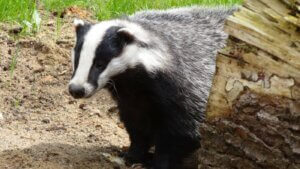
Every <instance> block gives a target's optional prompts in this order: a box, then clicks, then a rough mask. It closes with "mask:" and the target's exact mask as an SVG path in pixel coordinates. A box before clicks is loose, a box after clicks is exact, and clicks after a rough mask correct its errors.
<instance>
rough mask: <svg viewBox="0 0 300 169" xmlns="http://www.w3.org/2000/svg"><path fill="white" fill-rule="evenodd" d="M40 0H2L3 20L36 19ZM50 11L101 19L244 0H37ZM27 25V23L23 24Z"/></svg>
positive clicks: (0, 19)
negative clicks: (74, 9) (79, 11)
mask: <svg viewBox="0 0 300 169" xmlns="http://www.w3.org/2000/svg"><path fill="white" fill-rule="evenodd" d="M35 1H36V0H0V22H1V21H9V22H17V23H20V24H22V23H23V22H24V20H26V21H28V22H32V15H33V12H34V10H35V8H36V5H35ZM37 1H39V3H40V4H42V5H43V6H44V7H45V8H46V10H48V11H52V12H53V11H55V12H58V13H60V12H62V11H63V10H64V9H65V8H67V7H70V6H78V7H82V8H85V9H88V10H90V11H91V12H92V13H94V16H95V17H96V18H97V19H99V20H104V19H110V18H115V17H118V16H121V15H126V14H132V13H134V12H135V11H138V10H143V9H166V8H171V7H179V6H189V5H233V4H236V3H239V2H241V1H242V0H37ZM23 25H24V24H23Z"/></svg>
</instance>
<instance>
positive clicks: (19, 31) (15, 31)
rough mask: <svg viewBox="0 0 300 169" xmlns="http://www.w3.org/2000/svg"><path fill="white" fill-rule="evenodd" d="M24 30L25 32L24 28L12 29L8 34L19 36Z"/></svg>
mask: <svg viewBox="0 0 300 169" xmlns="http://www.w3.org/2000/svg"><path fill="white" fill-rule="evenodd" d="M22 30H23V27H20V26H19V27H15V28H12V29H10V30H9V31H8V32H9V33H13V34H19V33H21V32H22Z"/></svg>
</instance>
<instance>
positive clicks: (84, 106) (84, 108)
mask: <svg viewBox="0 0 300 169" xmlns="http://www.w3.org/2000/svg"><path fill="white" fill-rule="evenodd" d="M79 108H80V109H81V110H87V106H86V104H80V105H79Z"/></svg>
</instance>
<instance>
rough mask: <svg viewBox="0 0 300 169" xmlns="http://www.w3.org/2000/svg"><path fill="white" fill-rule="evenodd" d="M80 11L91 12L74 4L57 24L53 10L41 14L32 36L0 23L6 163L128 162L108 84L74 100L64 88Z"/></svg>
mask: <svg viewBox="0 0 300 169" xmlns="http://www.w3.org/2000/svg"><path fill="white" fill-rule="evenodd" d="M74 11H75V12H74ZM42 13H43V12H42ZM44 13H46V12H44ZM76 15H77V17H86V18H85V19H90V17H89V16H90V15H88V12H86V11H81V10H80V9H75V10H74V9H72V10H69V11H67V12H66V13H65V14H64V16H63V18H62V20H61V21H62V27H61V31H57V25H56V18H55V16H53V15H52V14H51V13H50V14H49V13H47V15H46V14H43V15H42V18H43V22H42V26H41V30H40V31H38V32H37V34H36V35H34V36H25V37H20V36H15V35H13V34H11V33H16V32H15V31H11V28H12V27H11V26H10V25H9V24H5V23H1V24H0V168H1V169H2V168H9V169H14V168H43V169H45V168H49V169H52V168H53V169H60V168H98V169H99V168H104V169H106V168H107V169H109V168H126V167H125V165H124V162H123V160H122V158H119V157H118V155H119V153H120V152H121V151H123V150H124V149H126V147H128V144H129V140H128V135H127V133H126V131H125V130H124V127H123V125H122V123H120V122H119V119H118V110H117V107H116V105H115V103H114V102H113V101H112V99H111V98H110V96H109V94H108V92H107V91H100V92H99V93H98V94H96V95H95V96H93V97H92V98H90V99H87V100H75V99H73V98H72V97H71V96H70V95H69V94H68V91H67V84H68V81H69V79H70V77H71V62H70V51H71V48H72V47H73V44H74V35H75V33H74V28H73V25H72V21H73V18H74V17H76ZM78 15H79V16H78ZM14 58H15V61H16V62H15V63H16V65H15V68H12V67H13V65H14V64H13V63H14Z"/></svg>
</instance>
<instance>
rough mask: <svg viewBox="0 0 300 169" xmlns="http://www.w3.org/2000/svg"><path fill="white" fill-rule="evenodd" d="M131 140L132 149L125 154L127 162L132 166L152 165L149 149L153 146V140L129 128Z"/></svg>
mask: <svg viewBox="0 0 300 169" xmlns="http://www.w3.org/2000/svg"><path fill="white" fill-rule="evenodd" d="M127 132H128V134H129V138H130V147H129V150H128V152H127V153H126V154H125V160H126V161H127V162H128V163H130V164H135V163H143V164H146V165H148V164H149V163H151V159H149V158H150V154H149V149H150V147H151V146H152V142H151V138H148V137H146V136H145V135H144V134H142V133H140V132H139V131H138V130H137V129H132V128H127Z"/></svg>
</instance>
